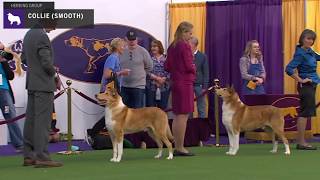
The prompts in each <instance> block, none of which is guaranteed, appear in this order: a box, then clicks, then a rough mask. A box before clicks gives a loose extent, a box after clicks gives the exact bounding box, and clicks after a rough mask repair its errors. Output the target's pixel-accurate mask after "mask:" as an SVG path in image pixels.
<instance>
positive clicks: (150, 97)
mask: <svg viewBox="0 0 320 180" xmlns="http://www.w3.org/2000/svg"><path fill="white" fill-rule="evenodd" d="M169 94H170V91H169V90H168V91H163V92H161V99H160V100H156V91H152V90H150V89H146V106H147V107H158V108H160V109H162V110H165V109H166V108H167V105H168V99H169Z"/></svg>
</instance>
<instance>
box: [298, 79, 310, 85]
mask: <svg viewBox="0 0 320 180" xmlns="http://www.w3.org/2000/svg"><path fill="white" fill-rule="evenodd" d="M308 82H312V80H311V79H309V78H305V79H302V80H301V81H300V83H302V84H304V83H308Z"/></svg>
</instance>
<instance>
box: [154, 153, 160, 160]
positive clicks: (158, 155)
mask: <svg viewBox="0 0 320 180" xmlns="http://www.w3.org/2000/svg"><path fill="white" fill-rule="evenodd" d="M161 156H162V155H161V154H157V155H155V156H154V158H155V159H160V158H161Z"/></svg>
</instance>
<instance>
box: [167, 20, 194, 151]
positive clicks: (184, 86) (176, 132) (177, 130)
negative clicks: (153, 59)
mask: <svg viewBox="0 0 320 180" xmlns="http://www.w3.org/2000/svg"><path fill="white" fill-rule="evenodd" d="M192 32H193V25H192V24H190V23H189V22H181V23H180V24H179V26H178V28H177V30H176V32H175V34H174V40H173V42H172V43H171V44H170V46H169V48H168V51H167V61H166V63H165V69H166V70H167V71H168V72H169V73H170V80H171V92H172V109H173V113H174V115H175V117H174V120H173V123H172V133H173V136H174V143H175V151H174V155H175V156H193V155H194V154H193V153H190V152H189V151H188V150H187V149H186V148H185V147H184V136H185V132H186V127H187V120H188V116H189V114H190V113H191V112H193V108H194V107H193V97H194V94H193V83H194V80H195V74H196V67H195V65H194V64H193V54H192V51H191V47H190V44H189V43H188V41H189V40H190V38H191V37H192Z"/></svg>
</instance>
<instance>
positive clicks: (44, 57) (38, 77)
mask: <svg viewBox="0 0 320 180" xmlns="http://www.w3.org/2000/svg"><path fill="white" fill-rule="evenodd" d="M40 24H41V25H39V26H35V28H32V29H30V30H29V31H28V32H27V34H26V35H25V37H24V39H23V54H22V61H24V62H25V63H26V64H27V66H28V70H27V82H26V89H27V90H28V104H27V111H26V121H25V125H24V133H23V136H24V163H23V165H24V166H30V165H35V167H59V166H62V163H60V162H55V161H52V160H51V158H50V156H49V152H48V142H49V131H50V123H51V119H52V118H51V114H52V110H53V100H54V94H53V93H54V91H56V89H57V86H56V84H57V83H56V82H58V81H55V74H56V69H55V67H54V66H53V50H52V47H51V43H50V40H49V37H48V35H47V34H46V33H49V32H50V31H52V30H54V29H55V26H56V22H52V21H51V22H50V20H47V21H43V22H41V23H40Z"/></svg>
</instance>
